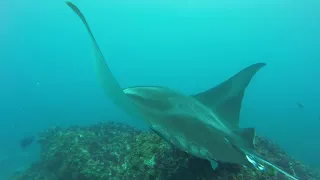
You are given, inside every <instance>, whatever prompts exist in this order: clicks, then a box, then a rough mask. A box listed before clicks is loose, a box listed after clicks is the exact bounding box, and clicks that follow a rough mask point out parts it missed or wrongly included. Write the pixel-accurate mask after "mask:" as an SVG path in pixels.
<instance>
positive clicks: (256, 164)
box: [246, 155, 266, 171]
mask: <svg viewBox="0 0 320 180" xmlns="http://www.w3.org/2000/svg"><path fill="white" fill-rule="evenodd" d="M246 158H247V159H248V161H249V162H250V163H251V164H252V165H253V166H254V167H255V168H256V169H258V170H260V171H265V170H266V168H265V167H264V166H263V165H262V164H260V163H257V161H255V160H254V159H255V158H254V157H253V156H251V155H246Z"/></svg>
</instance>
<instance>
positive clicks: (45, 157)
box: [10, 122, 320, 180]
mask: <svg viewBox="0 0 320 180" xmlns="http://www.w3.org/2000/svg"><path fill="white" fill-rule="evenodd" d="M39 143H40V145H41V154H40V159H41V160H40V161H39V162H37V163H35V164H32V165H31V166H30V167H29V168H28V169H26V170H25V171H23V172H17V173H16V174H15V175H13V176H12V177H11V178H10V180H128V179H136V180H164V179H165V180H177V179H183V180H197V179H199V180H212V179H218V180H249V179H252V180H255V179H257V180H258V179H259V180H269V179H270V180H273V179H274V180H282V179H287V178H286V177H284V176H283V175H282V174H281V173H276V172H275V171H273V170H269V171H267V172H264V173H263V172H259V171H257V170H255V169H252V168H245V167H243V166H239V165H234V164H226V163H219V167H218V168H217V169H216V170H215V171H214V170H212V169H211V165H210V163H209V162H208V161H207V160H202V159H199V158H196V157H193V156H191V155H189V154H187V153H185V152H182V151H180V150H178V149H176V148H174V147H172V146H170V145H169V144H168V143H166V142H165V141H163V140H162V139H161V138H160V137H158V136H157V135H156V134H154V133H153V132H142V131H138V130H136V129H134V128H132V127H130V126H127V125H124V124H119V123H115V122H108V123H105V124H97V125H93V126H90V127H70V128H67V129H62V128H52V129H49V130H47V131H45V132H42V133H40V135H39ZM256 146H257V150H258V152H259V153H260V154H261V155H262V156H263V157H264V158H265V159H267V160H268V161H270V162H272V163H274V164H276V165H278V166H280V167H281V168H282V169H284V170H286V171H287V172H289V173H290V174H293V175H295V176H296V177H299V179H301V180H311V179H320V177H319V174H316V172H315V171H313V170H311V169H310V168H308V167H307V166H304V165H302V164H301V163H299V162H298V161H295V160H294V159H292V158H291V157H289V156H288V155H286V153H285V152H284V151H283V150H281V149H280V148H279V147H278V146H277V145H276V144H274V143H272V142H271V141H268V140H266V139H264V138H262V137H257V138H256Z"/></svg>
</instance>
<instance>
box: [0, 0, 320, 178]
mask: <svg viewBox="0 0 320 180" xmlns="http://www.w3.org/2000/svg"><path fill="white" fill-rule="evenodd" d="M73 2H74V3H75V4H77V5H78V6H79V8H80V9H81V10H82V11H83V13H84V14H85V16H86V17H87V20H88V21H89V24H90V25H91V27H92V30H93V32H94V34H95V36H96V39H97V41H98V43H99V45H100V47H101V49H102V51H103V53H104V55H105V57H106V58H107V61H108V64H109V65H110V68H111V70H112V72H113V73H114V75H115V77H116V79H117V80H118V81H119V83H120V84H121V86H122V87H127V86H131V85H161V86H168V87H171V88H174V89H177V90H180V91H182V92H184V93H188V94H189V93H196V92H199V91H203V90H206V89H208V88H211V87H212V86H214V85H216V84H218V83H220V82H222V81H223V80H225V79H227V78H228V77H230V76H231V75H233V74H234V73H236V72H238V71H239V70H241V69H242V68H244V67H246V66H248V65H250V64H253V63H256V62H265V63H267V66H266V67H265V68H263V69H261V71H259V72H258V73H257V75H256V77H255V78H254V79H253V80H252V82H251V84H250V85H249V87H248V89H247V91H246V95H245V98H244V101H243V108H242V113H241V124H242V126H243V127H247V126H253V127H256V128H257V131H258V134H260V135H264V136H266V137H268V138H270V139H272V140H274V141H275V142H277V143H279V144H280V145H281V146H282V147H283V148H284V149H285V150H286V151H287V152H288V153H289V154H291V155H292V156H294V157H295V158H297V159H299V160H301V161H304V162H306V163H308V164H312V165H313V166H320V156H319V152H320V140H319V139H320V135H319V131H320V119H319V115H320V108H319V107H320V94H319V93H320V86H319V81H320V71H319V69H320V61H319V59H320V33H319V32H320V1H317V0H305V1H296V0H292V1H289V0H260V1H255V0H250V1H249V0H240V1H239V0H238V1H236V0H233V1H231V0H219V1H217V0H210V1H208V0H206V1H204V0H149V1H147V0H145V1H142V0H134V1H133V0H90V1H84V0H82V1H81V0H78V1H73ZM0 47H1V48H0V83H1V85H0V179H1V178H3V177H5V176H7V175H8V174H9V173H10V172H12V171H15V170H17V169H19V168H23V167H24V166H26V165H27V164H29V163H30V162H32V161H34V160H35V159H37V157H38V150H39V149H38V148H39V147H38V146H37V145H33V146H32V147H30V148H29V149H27V150H26V151H22V150H21V149H20V147H19V140H20V138H22V137H24V136H27V135H33V134H36V133H37V132H40V131H43V130H45V129H46V128H48V127H51V126H57V125H62V126H67V125H88V124H93V123H96V122H98V121H107V120H116V121H125V122H129V123H131V124H133V125H137V126H139V127H141V126H142V125H141V123H140V122H138V121H133V120H132V119H130V118H128V117H127V116H126V115H125V114H124V113H123V112H122V111H121V110H119V109H118V108H117V107H115V106H114V105H113V104H112V103H111V102H110V101H108V99H107V98H106V97H105V96H104V95H103V93H102V91H101V89H100V87H99V85H98V83H97V81H96V78H95V73H94V70H93V57H92V48H91V42H90V39H89V37H88V34H87V32H86V30H85V28H84V26H83V25H82V23H81V21H80V20H79V18H78V17H76V15H75V14H74V13H73V12H72V11H71V10H70V8H68V7H67V5H66V4H65V2H64V1H61V0H55V1H54V0H49V1H40V0H34V1H22V0H2V1H0ZM297 102H301V103H302V104H303V105H304V108H303V109H301V108H299V107H298V106H297Z"/></svg>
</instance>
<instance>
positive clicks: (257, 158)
mask: <svg viewBox="0 0 320 180" xmlns="http://www.w3.org/2000/svg"><path fill="white" fill-rule="evenodd" d="M254 159H256V160H258V161H260V162H262V163H264V164H267V165H268V166H271V167H272V168H274V169H276V170H277V171H279V172H281V173H282V174H284V175H285V176H287V177H288V178H290V179H293V180H298V179H297V178H296V177H294V176H292V175H290V174H289V173H287V172H285V171H284V170H282V169H281V168H279V167H277V166H276V165H274V164H272V163H270V162H268V161H266V160H264V159H262V158H260V157H258V156H254Z"/></svg>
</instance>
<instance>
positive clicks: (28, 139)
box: [20, 136, 35, 149]
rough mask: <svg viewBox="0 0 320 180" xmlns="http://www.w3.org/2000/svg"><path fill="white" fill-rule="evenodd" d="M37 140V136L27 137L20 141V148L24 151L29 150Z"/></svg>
mask: <svg viewBox="0 0 320 180" xmlns="http://www.w3.org/2000/svg"><path fill="white" fill-rule="evenodd" d="M34 140H35V136H26V137H24V138H22V139H21V140H20V147H21V148H22V149H26V148H28V147H29V146H30V145H32V143H33V142H34Z"/></svg>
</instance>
